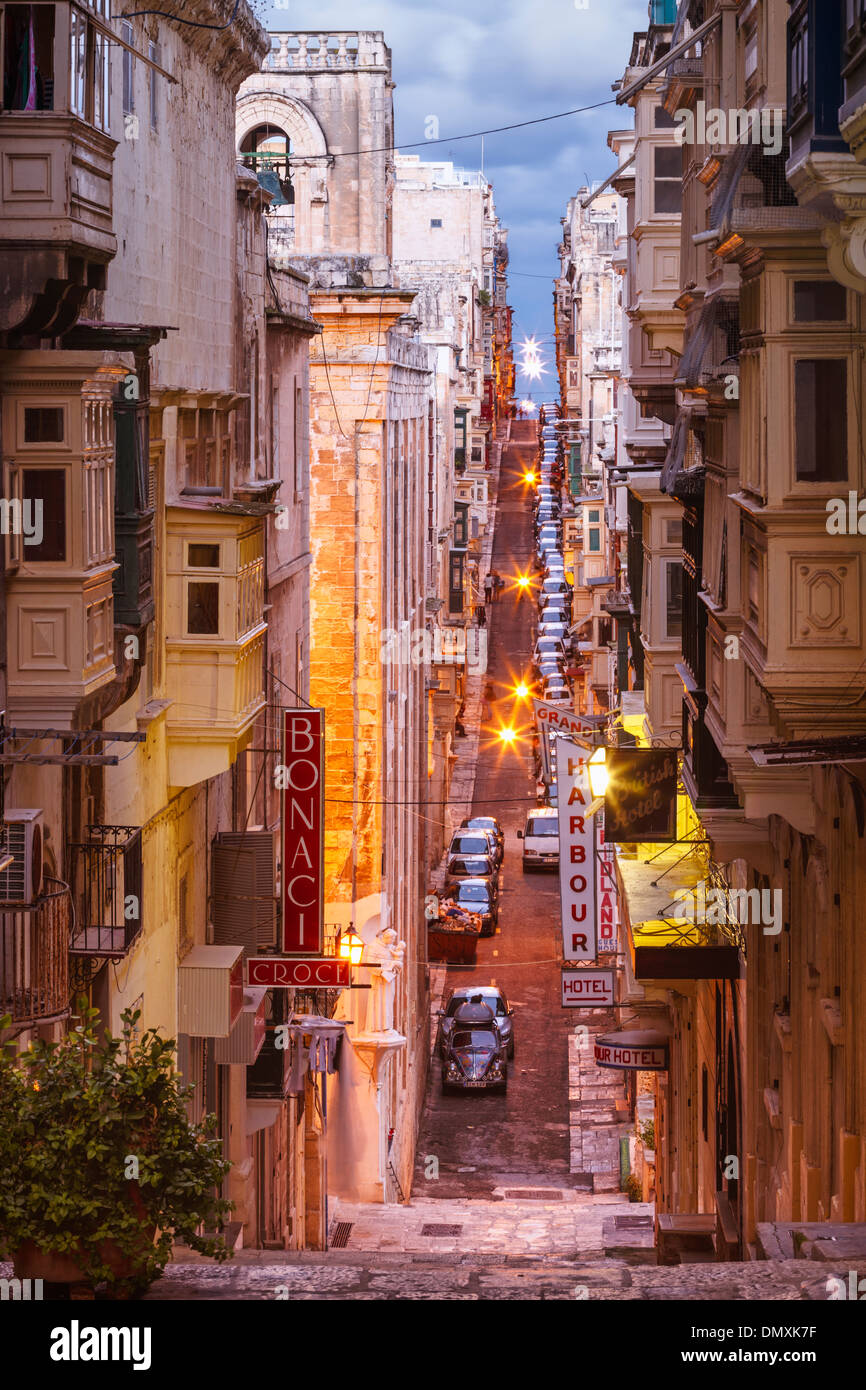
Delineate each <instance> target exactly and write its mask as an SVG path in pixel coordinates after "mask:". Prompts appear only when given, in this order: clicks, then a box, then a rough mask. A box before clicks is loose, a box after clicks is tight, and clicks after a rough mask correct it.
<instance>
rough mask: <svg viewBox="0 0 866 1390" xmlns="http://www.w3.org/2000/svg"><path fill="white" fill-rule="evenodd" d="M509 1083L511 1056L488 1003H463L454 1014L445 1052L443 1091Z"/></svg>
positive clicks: (504, 1086)
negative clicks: (507, 1051) (509, 1058)
mask: <svg viewBox="0 0 866 1390" xmlns="http://www.w3.org/2000/svg"><path fill="white" fill-rule="evenodd" d="M507 1086H508V1057H507V1054H506V1049H505V1046H504V1044H503V1041H502V1034H501V1033H500V1031H499V1028H498V1026H497V1023H496V1017H495V1015H494V1013H493V1010H492V1009H491V1008H490V1006H489V1005H488V1004H484V1003H478V1004H475V1003H469V1004H462V1005H461V1006H460V1008H459V1009H458V1010H457V1012H456V1014H455V1015H454V1027H453V1028H451V1029H450V1030H449V1032H448V1038H447V1042H446V1045H445V1051H444V1053H443V1056H442V1091H443V1094H447V1093H448V1092H449V1091H451V1090H459V1091H468V1090H476V1089H478V1090H480V1089H487V1090H496V1091H505V1090H506V1089H507Z"/></svg>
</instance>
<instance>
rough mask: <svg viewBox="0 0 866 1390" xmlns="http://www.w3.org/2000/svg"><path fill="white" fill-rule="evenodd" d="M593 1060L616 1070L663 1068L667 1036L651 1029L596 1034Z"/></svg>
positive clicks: (665, 1069) (659, 1069)
mask: <svg viewBox="0 0 866 1390" xmlns="http://www.w3.org/2000/svg"><path fill="white" fill-rule="evenodd" d="M595 1061H596V1065H597V1066H599V1067H608V1068H610V1069H612V1070H616V1071H667V1069H668V1039H667V1037H666V1036H665V1034H664V1033H657V1032H653V1031H651V1030H646V1031H643V1032H640V1031H637V1030H635V1031H632V1032H622V1033H608V1034H607V1035H606V1036H601V1035H599V1037H597V1038H596V1040H595Z"/></svg>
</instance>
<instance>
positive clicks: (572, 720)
mask: <svg viewBox="0 0 866 1390" xmlns="http://www.w3.org/2000/svg"><path fill="white" fill-rule="evenodd" d="M532 706H533V710H534V713H535V726H536V728H537V729H538V736H539V740H540V743H541V762H542V766H543V768H544V775H545V777H548V778H549V777H550V776H551V775H552V771H553V767H552V761H551V756H550V741H551V739H553V738H562V737H565V738H570V739H572V740H573V741H576V742H578V743H583V741H584V739H592V738H593V737H594V738H595V739H596V740H597V739H598V738H599V730H600V726H601V723H602V721H601V719H600V718H599V717H598V716H593V717H591V718H588V717H587V716H585V715H582V714H575V713H574V711H573V710H570V709H563V707H562V706H561V705H553V704H551V703H550V701H549V700H537V699H535V698H534V697H533V701H532ZM587 746H589V745H587Z"/></svg>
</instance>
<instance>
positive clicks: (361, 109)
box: [236, 31, 435, 1201]
mask: <svg viewBox="0 0 866 1390" xmlns="http://www.w3.org/2000/svg"><path fill="white" fill-rule="evenodd" d="M271 42H272V48H271V53H270V55H269V56H268V57H267V58H266V59H265V62H264V65H263V67H262V70H261V71H260V72H259V73H257V74H256V75H254V76H252V77H250V78H248V79H247V81H246V82H245V83H244V84H243V86H242V88H241V91H240V93H239V97H238V103H237V118H236V119H237V132H236V140H237V149H238V152H239V155H240V157H242V158H244V159H245V161H246V162H247V163H248V164H249V165H251V166H252V167H254V168H256V169H257V172H258V173H259V176H260V178H261V176H262V175H263V174H264V173H267V172H270V170H269V169H268V168H267V167H266V166H267V159H266V158H263V157H266V156H267V155H268V154H269V152H270V153H273V152H274V151H277V152H278V153H280V154H283V155H284V156H285V157H287V158H288V169H289V171H290V178H291V183H292V189H291V190H289V189H284V190H283V192H284V195H285V196H286V202H285V203H284V204H282V205H281V206H278V207H277V208H276V209H275V211H274V213H273V214H272V218H271V222H270V231H269V237H270V241H269V249H270V256H271V264H272V265H273V266H274V267H277V268H279V267H281V266H283V265H288V266H290V267H291V268H293V269H295V270H300V271H301V272H302V273H304V274H305V275H307V276H308V277H309V280H310V302H311V308H312V314H313V317H314V318H315V320H316V321H317V322H318V323H320V324H321V326H322V334H321V337H319V338H317V339H315V340H314V342H313V345H312V349H311V360H310V417H309V429H310V449H311V491H310V500H311V509H310V516H311V523H310V549H311V570H310V630H311V659H310V687H309V688H310V695H309V698H310V701H311V703H312V704H313V705H315V706H321V707H323V708H324V710H325V717H326V730H327V741H326V749H327V751H326V795H327V800H326V828H325V861H326V880H327V882H326V893H325V897H326V905H325V915H326V920H327V922H328V924H329V930H330V931H332V932H333V933H335V934H337V933H342V932H347V931H349V930H351V931H354V932H355V933H357V934H358V935H359V936H360V937H361V938H362V939H363V941H364V942H365V946H366V948H367V955H368V958H369V956H370V953H371V952H372V953H375V951H377V950H378V949H379V935H380V933H381V932H383V931H385V930H386V929H387V928H392V929H393V930H394V931H396V933H397V937H398V939H399V940H401V941H403V942H405V943H406V954H405V965H404V968H403V969H402V970H401V972H400V975H399V984H398V990H397V997H396V1004H395V1010H394V1027H393V1029H391V1030H387V1031H384V1032H383V1030H382V1029H381V1028H378V1027H371V1026H368V1019H367V1017H366V1013H367V1010H366V1005H365V999H364V996H363V995H359V994H355V995H350V994H346V995H344V997H343V999H342V1000H341V1001H340V1004H339V1005H338V1017H340V1018H343V1019H345V1020H346V1022H347V1023H348V1031H347V1037H348V1040H349V1042H350V1046H349V1047H348V1048H345V1049H344V1051H343V1054H342V1059H341V1065H340V1074H339V1077H338V1078H337V1080H336V1082H335V1084H334V1088H333V1095H332V1096H331V1098H330V1100H329V1140H328V1159H329V1184H330V1190H331V1191H332V1192H333V1193H335V1194H336V1195H340V1196H346V1197H350V1198H355V1199H357V1198H359V1197H360V1198H361V1199H364V1200H373V1201H391V1200H396V1199H398V1198H399V1196H400V1195H401V1193H405V1192H407V1191H408V1190H409V1186H410V1182H411V1173H412V1164H413V1159H414V1142H415V1132H416V1125H417V1117H418V1113H419V1109H420V1105H421V1103H422V1099H423V1094H424V1085H425V1081H426V1067H427V1008H428V1005H427V989H428V975H427V966H426V933H425V924H424V918H423V899H424V860H425V852H424V851H425V845H424V831H423V822H422V820H421V819H420V817H419V815H418V813H417V806H416V803H422V804H423V802H424V801H425V799H426V795H427V786H428V756H427V740H428V734H427V724H426V716H427V705H428V698H427V692H426V689H425V678H426V674H427V673H426V671H425V666H424V664H423V663H418V662H417V661H413V660H411V659H408V660H403V659H401V654H399V653H398V655H397V656H396V658H394V657H393V656H392V655H391V654H390V653H389V650H388V644H387V641H384V642H383V634H386V633H387V632H389V631H401V630H404V629H405V630H407V631H410V632H413V631H417V630H419V629H420V630H422V631H423V630H424V629H425V622H426V608H425V599H426V592H427V577H428V574H429V570H430V558H429V539H428V529H427V526H426V524H425V523H426V515H427V495H428V487H429V478H430V438H431V422H432V421H433V420H434V418H435V391H434V385H433V374H432V364H431V360H430V353H429V350H428V348H427V347H426V346H425V345H424V344H423V343H422V342H421V341H420V340H419V339H418V338H417V335H416V332H415V326H416V325H415V320H414V319H413V318H412V317H411V310H412V305H413V301H414V299H415V289H414V287H408V286H403V285H401V284H400V283H399V280H398V277H397V275H396V274H395V272H394V268H393V265H392V260H391V254H392V241H393V211H392V209H393V191H394V162H393V156H392V154H391V153H390V152H389V147H390V146H391V145H392V144H393V111H392V98H391V92H392V81H391V57H390V51H389V49H388V48H387V46H386V44H385V42H384V38H383V36H382V34H380V33H375V32H369V31H362V32H359V33H339V34H274V35H272V36H271ZM358 151H374V153H370V154H359V153H358ZM364 977H365V978H367V979H369V975H366V974H365V976H364ZM359 997H360V998H361V1002H360V1003H359V1002H357V1001H358V999H359Z"/></svg>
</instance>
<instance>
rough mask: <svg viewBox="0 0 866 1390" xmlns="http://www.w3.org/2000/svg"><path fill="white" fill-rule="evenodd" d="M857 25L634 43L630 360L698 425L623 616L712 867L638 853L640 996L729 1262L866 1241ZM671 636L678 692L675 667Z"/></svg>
mask: <svg viewBox="0 0 866 1390" xmlns="http://www.w3.org/2000/svg"><path fill="white" fill-rule="evenodd" d="M855 11H856V7H854V9H853V10H852V8H851V7H848V9H847V18H846V17H845V16H844V15H843V13H842V7H841V6H839V7H837V6H826V7H824V6H812V5H809V4H805V3H804V4H792V5H787V4H784V3H781V2H780V0H778V2H777V0H763V3H760V2H759V3H754V4H749V5H739V6H738V5H736V4H727V3H709V4H707V3H705V4H696V3H691V0H682V3H680V5H679V6H678V7H677V9H676V13H672V14H671V15H670V16H667V17H666V23H664V24H652V23H651V24H650V26H649V28H648V30H647V31H646V32H645V33H643V34H640V35H636V36H635V43H634V47H633V50H632V57H631V62H630V64H629V67H628V69H627V71H626V74H625V77H624V79H623V82H622V84H621V89H620V93H619V100H620V102H621V103H622V104H623V105H632V106H634V107H635V110H636V117H635V124H636V132H637V135H638V140H637V146H636V148H637V159H636V161H635V164H634V165H633V166H632V167H633V174H632V172H631V171H629V174H628V177H626V174H625V170H624V169H623V166H622V164H621V166H620V168H621V172H620V174H619V175H618V176H617V177H616V178H615V180H614V186H615V187H617V188H620V189H622V190H623V191H625V192H627V191H628V182H629V179H630V178H632V177H633V179H634V183H635V186H636V190H637V191H636V193H635V199H636V210H635V214H634V221H633V222H632V221H631V217H630V228H631V236H632V239H633V240H634V241H637V242H638V245H637V247H636V249H635V251H634V252H631V251H630V256H631V257H632V259H631V260H630V263H629V267H628V269H627V279H628V278H629V277H630V276H632V275H633V276H634V277H635V278H636V280H637V281H638V284H637V286H636V290H635V289H634V288H632V289H630V290H629V303H630V304H632V305H634V306H635V311H634V315H633V323H634V325H635V328H636V329H638V330H639V332H640V334H641V335H642V336H643V338H644V339H645V347H646V348H647V349H652V350H653V351H655V350H659V351H660V352H661V353H662V354H663V356H662V358H661V359H660V361H659V366H658V368H656V369H655V370H653V371H650V370H649V366H650V364H649V363H648V362H647V363H646V364H645V365H642V363H643V358H642V353H643V352H644V348H642V347H641V345H640V344H639V343H638V342H637V341H635V342H634V343H633V344H631V345H630V354H631V366H630V384H631V388H632V391H633V392H634V394H635V397H636V399H637V400H638V401H639V402H640V405H641V408H642V411H643V413H644V415H648V414H649V412H650V411H652V412H653V413H654V414H655V415H656V416H657V417H658V418H659V419H660V420H662V421H663V422H664V423H665V425H668V426H670V437H669V439H668V442H667V445H666V448H665V450H664V458H663V460H661V467H656V468H654V469H649V470H645V471H644V472H643V473H642V474H635V473H632V475H631V477H630V480H629V493H630V501H629V541H628V583H629V589H630V594H629V595H628V596H627V597H628V599H629V602H628V603H624V604H623V605H622V607H621V609H620V611H616V610H614V613H615V616H616V618H617V623H618V625H619V626H625V627H627V628H628V629H629V643H630V647H631V650H632V655H633V656H634V655H635V654H637V653H642V655H643V656H644V657H645V658H646V659H645V663H644V664H645V667H646V669H644V670H643V672H642V673H641V670H640V669H639V666H640V664H641V663H640V662H636V661H632V662H631V663H630V670H629V672H628V685H627V687H626V685H625V684H623V685H622V687H621V699H622V706H623V710H624V711H625V709H626V706H628V709H629V713H630V717H629V718H628V719H627V720H626V726H627V728H628V729H630V730H631V731H632V732H633V733H634V734H635V736H636V737H637V738H638V741H639V742H641V743H644V744H649V743H650V742H655V743H658V744H667V745H669V746H671V745H676V744H680V745H681V747H682V762H681V776H682V788H683V793H684V794H683V793H681V794H680V796H679V798H678V807H677V834H678V839H679V841H680V842H681V841H683V840H685V839H688V840H690V841H691V842H692V843H691V844H690V845H688V846H684V845H682V844H681V843H680V844H671V845H669V846H667V847H663V848H662V849H661V850H660V849H659V846H658V845H635V846H631V847H623V849H622V851H621V852H620V854H619V855H618V876H619V883H620V889H621V902H622V907H623V915H624V919H625V923H626V929H627V932H626V935H627V950H626V954H625V960H624V969H623V993H622V996H621V999H622V1002H623V1004H624V1005H628V1008H629V1011H630V1012H631V1013H636V1014H637V1015H638V1016H639V1017H640V1018H641V1020H642V1022H643V1023H644V1026H651V1027H652V1028H654V1029H655V1030H656V1031H657V1033H658V1035H659V1037H660V1038H661V1039H662V1040H663V1042H664V1044H665V1046H666V1048H667V1049H668V1055H669V1060H668V1065H667V1067H666V1068H665V1069H663V1070H661V1071H659V1072H657V1073H655V1074H654V1076H653V1078H652V1086H653V1091H654V1094H655V1107H656V1108H655V1133H654V1162H655V1170H656V1171H655V1185H656V1195H657V1201H658V1210H659V1212H660V1213H661V1214H663V1215H664V1217H665V1221H666V1223H667V1227H668V1229H667V1233H666V1235H665V1246H666V1248H671V1247H675V1246H677V1245H678V1244H679V1248H680V1249H681V1251H685V1249H686V1246H687V1243H688V1241H689V1240H695V1238H696V1237H695V1225H694V1223H695V1218H696V1217H698V1216H700V1217H703V1225H701V1232H702V1236H701V1235H700V1234H699V1235H698V1236H697V1239H698V1240H700V1239H701V1238H703V1239H704V1241H705V1244H706V1248H707V1250H713V1251H715V1254H716V1257H717V1258H730V1257H731V1255H737V1254H739V1255H742V1256H744V1257H749V1256H755V1255H761V1254H766V1253H768V1252H769V1253H775V1252H778V1250H779V1249H780V1248H782V1247H784V1245H785V1242H786V1241H790V1240H791V1230H792V1228H793V1229H796V1228H798V1227H802V1226H803V1224H804V1223H808V1222H818V1223H821V1222H829V1223H832V1222H840V1223H851V1222H863V1221H864V1220H866V1209H864V1205H863V1201H864V1198H863V1194H864V1191H866V1184H864V1173H866V1150H864V1145H866V1110H864V1101H863V1078H862V1067H861V1066H860V1065H859V1055H860V1051H861V1047H862V1040H863V1023H862V995H863V987H864V979H866V975H864V968H866V962H864V959H863V952H862V949H861V942H860V940H859V936H858V932H857V929H856V926H855V922H854V917H855V915H856V903H857V902H858V900H859V892H860V889H861V887H862V875H863V863H864V858H863V834H864V824H866V821H864V806H866V779H864V774H863V769H864V766H866V764H864V761H863V753H864V742H863V733H864V730H863V710H864V699H866V688H864V679H863V658H864V648H863V623H862V615H863V606H864V600H866V589H864V574H863V553H864V552H863V541H862V534H861V533H860V531H859V530H858V526H857V521H856V503H857V500H858V499H859V497H860V496H861V495H862V492H863V488H864V478H863V473H862V457H861V451H860V446H859V442H858V437H857V430H858V426H857V424H856V400H857V399H858V398H859V395H860V393H861V392H862V389H863V384H864V383H863V365H862V350H861V349H862V338H863V327H864V325H863V320H862V313H863V288H864V281H863V280H862V279H861V278H858V274H857V269H856V255H857V252H856V246H857V241H856V225H855V223H856V216H857V207H858V206H859V205H858V204H856V202H855V201H853V200H852V190H853V189H854V188H855V187H857V186H859V185H858V184H857V180H858V179H859V180H860V182H862V165H861V160H860V157H859V156H860V153H861V151H860V146H859V144H858V138H857V119H858V118H857V115H856V113H857V112H858V111H860V110H861V109H862V106H863V95H862V88H861V87H859V86H858V81H859V79H858V78H857V77H856V74H857V73H858V72H859V70H860V69H859V67H858V62H857V60H858V55H860V54H861V53H862V50H863V44H864V36H863V33H862V31H861V29H860V27H859V24H860V21H859V20H858V19H857V15H856V13H855ZM786 53H787V62H786ZM661 59H663V60H664V61H662V62H661V65H660V68H659V70H657V71H656V70H654V67H653V65H654V64H655V63H656V62H658V61H659V60H661ZM711 112H715V113H717V115H716V117H714V120H715V126H714V131H713V133H712V134H710V133H709V127H708V124H707V122H708V117H709V114H710V113H711ZM750 113H751V115H750ZM677 127H679V129H680V134H679V135H678V136H677V135H675V134H673V132H675V131H676V129H677ZM743 129H744V130H745V133H744V134H743V133H741V132H742V131H743ZM656 131H657V132H659V134H658V136H655V135H653V134H652V132H656ZM641 132H644V133H645V135H647V136H648V137H649V138H648V139H647V140H646V141H645V144H646V148H647V149H649V147H650V146H652V145H654V144H659V145H660V146H661V147H662V148H666V147H667V145H668V143H669V142H670V140H671V139H672V138H673V139H674V140H675V142H676V146H678V148H677V150H676V152H677V155H678V158H679V161H680V163H679V167H678V174H679V179H678V185H679V189H680V193H679V198H680V202H681V207H680V208H679V210H678V211H677V212H676V213H675V214H674V213H673V212H670V213H667V214H665V217H666V218H667V220H668V221H669V222H670V229H669V230H668V231H667V232H666V233H665V237H663V238H662V240H661V241H659V242H658V245H657V252H656V254H655V255H654V256H653V257H652V258H651V260H650V261H646V260H644V261H643V263H642V262H641V252H642V250H643V249H644V248H645V246H646V245H647V237H648V236H651V235H652V233H651V231H650V230H649V229H646V228H644V227H642V226H641V214H640V206H639V205H640V196H641V195H640V189H641V187H642V186H643V187H644V188H645V189H646V190H648V191H649V194H650V197H651V198H658V197H660V198H661V199H662V201H663V202H664V200H665V199H668V202H667V204H666V205H667V206H668V207H669V208H671V209H672V208H673V200H674V194H673V192H672V191H671V192H670V193H667V192H666V189H665V186H664V185H665V183H666V180H667V179H668V178H669V177H670V178H673V174H672V172H669V170H672V169H673V165H672V163H669V156H668V155H667V154H666V155H664V156H663V157H662V158H661V159H660V160H657V157H655V156H654V157H653V159H652V160H651V161H649V162H648V161H646V160H644V159H643V158H642V155H641ZM613 139H616V140H617V142H619V141H620V135H619V132H616V133H615V134H614V136H612V140H613ZM671 189H673V183H671ZM667 260H670V261H671V266H670V273H668V271H666V270H665V266H666V262H667ZM658 274H660V275H661V278H662V280H663V281H664V284H663V285H662V284H661V282H660V281H659V280H658V278H655V279H654V276H656V277H657V275H658ZM662 290H663V291H664V293H662ZM668 354H669V356H668ZM636 364H637V368H636ZM636 374H637V380H636ZM646 458H647V462H650V461H658V452H657V450H656V454H655V458H654V459H653V458H652V456H651V455H647V456H646ZM852 498H853V499H854V506H853V507H852V504H851V499H852ZM843 514H844V517H845V521H844V524H841V523H840V522H839V517H840V516H841V515H843ZM852 515H853V516H854V517H855V520H854V522H853V525H852V521H851V518H852ZM832 517H835V518H836V521H835V524H831V518H832ZM639 538H640V539H639ZM677 563H679V564H680V565H681V570H682V576H681V580H680V581H678V584H679V592H678V593H675V592H674V591H672V589H671V587H670V585H669V583H668V572H669V570H670V568H671V566H672V565H675V564H677ZM638 595H639V597H638ZM636 617H638V618H639V622H638V624H637V627H636V624H635V618H636ZM671 619H673V626H671ZM665 631H667V636H668V638H669V639H670V640H669V641H668V642H666V643H665V644H664V645H665V648H666V649H665V652H664V665H663V667H662V666H659V662H658V660H656V659H654V660H653V662H652V663H650V660H649V646H648V643H651V642H652V641H653V640H657V638H658V636H659V635H662V636H663V635H664V633H665ZM636 632H639V634H640V642H639V643H638V642H637V641H636V640H635V637H636ZM653 634H656V639H654V638H653ZM668 648H669V649H670V650H668ZM651 665H652V668H653V669H652V672H651V671H650V669H649V668H650V666H651ZM656 668H658V670H657V669H656ZM659 672H660V673H661V674H662V678H663V680H664V681H665V686H664V689H662V690H659V688H658V679H657V677H658V673H659ZM674 693H675V695H676V699H675V700H673V703H672V695H673V694H674ZM684 851H685V852H684ZM711 893H714V894H718V895H719V896H718V897H717V898H715V899H713V900H712V910H711V911H709V912H708V911H707V908H706V904H707V899H708V895H709V894H711ZM678 900H680V902H681V903H686V904H688V903H691V904H692V905H693V906H692V909H691V911H692V915H691V916H684V915H682V914H681V913H679V912H676V913H675V912H674V907H675V903H676V902H677V901H678ZM672 917H673V918H674V920H672ZM680 1216H682V1217H683V1218H684V1221H683V1223H682V1228H681V1227H680V1225H679V1224H678V1218H679V1217H680ZM686 1217H688V1218H689V1219H690V1220H691V1222H692V1232H691V1235H689V1234H688V1233H687V1232H686V1230H685V1224H686V1223H685V1218H686ZM698 1224H700V1223H698ZM683 1258H686V1259H687V1258H688V1254H687V1253H686V1254H683Z"/></svg>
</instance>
